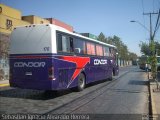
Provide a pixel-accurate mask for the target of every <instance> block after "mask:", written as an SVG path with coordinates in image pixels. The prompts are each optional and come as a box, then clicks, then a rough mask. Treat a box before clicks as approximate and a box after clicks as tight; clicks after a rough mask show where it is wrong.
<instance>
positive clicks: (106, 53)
mask: <svg viewBox="0 0 160 120" xmlns="http://www.w3.org/2000/svg"><path fill="white" fill-rule="evenodd" d="M103 48H104V49H103V50H104V56H109V47H106V46H105V47H103Z"/></svg>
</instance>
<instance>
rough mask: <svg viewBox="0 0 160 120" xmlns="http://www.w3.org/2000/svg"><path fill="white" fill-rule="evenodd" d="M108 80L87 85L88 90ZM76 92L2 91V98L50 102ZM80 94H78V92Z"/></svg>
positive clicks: (67, 90)
mask: <svg viewBox="0 0 160 120" xmlns="http://www.w3.org/2000/svg"><path fill="white" fill-rule="evenodd" d="M106 81H108V80H101V81H97V82H93V83H90V84H87V85H86V88H89V87H92V86H94V85H96V84H101V83H104V82H106ZM73 92H76V90H75V89H66V90H60V91H41V90H29V89H20V88H12V89H4V90H1V91H0V97H10V98H22V99H31V100H49V99H54V98H58V97H60V96H63V95H67V94H70V93H73ZM77 93H78V92H77Z"/></svg>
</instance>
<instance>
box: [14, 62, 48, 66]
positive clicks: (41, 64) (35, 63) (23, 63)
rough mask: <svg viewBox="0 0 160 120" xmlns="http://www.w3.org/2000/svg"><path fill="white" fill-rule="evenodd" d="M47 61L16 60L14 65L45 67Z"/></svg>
mask: <svg viewBox="0 0 160 120" xmlns="http://www.w3.org/2000/svg"><path fill="white" fill-rule="evenodd" d="M45 64H46V63H45V62H15V63H14V67H44V66H45Z"/></svg>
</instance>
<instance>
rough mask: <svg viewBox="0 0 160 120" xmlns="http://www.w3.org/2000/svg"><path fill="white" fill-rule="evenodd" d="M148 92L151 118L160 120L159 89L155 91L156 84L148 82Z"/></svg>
mask: <svg viewBox="0 0 160 120" xmlns="http://www.w3.org/2000/svg"><path fill="white" fill-rule="evenodd" d="M159 84H160V82H159ZM150 92H151V105H152V114H153V117H155V118H156V119H155V120H160V88H159V89H157V84H156V82H153V81H150ZM157 117H158V118H157Z"/></svg>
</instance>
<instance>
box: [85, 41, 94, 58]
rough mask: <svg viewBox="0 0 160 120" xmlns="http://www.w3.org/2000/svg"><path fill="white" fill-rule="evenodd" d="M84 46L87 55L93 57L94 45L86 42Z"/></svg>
mask: <svg viewBox="0 0 160 120" xmlns="http://www.w3.org/2000/svg"><path fill="white" fill-rule="evenodd" d="M86 45H87V54H89V55H95V54H96V52H95V44H94V43H91V42H87V43H86Z"/></svg>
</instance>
